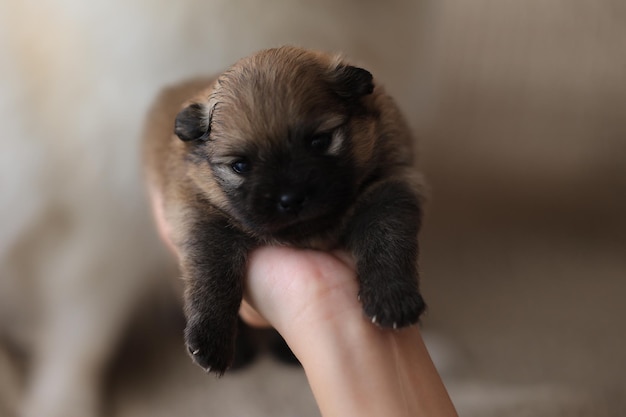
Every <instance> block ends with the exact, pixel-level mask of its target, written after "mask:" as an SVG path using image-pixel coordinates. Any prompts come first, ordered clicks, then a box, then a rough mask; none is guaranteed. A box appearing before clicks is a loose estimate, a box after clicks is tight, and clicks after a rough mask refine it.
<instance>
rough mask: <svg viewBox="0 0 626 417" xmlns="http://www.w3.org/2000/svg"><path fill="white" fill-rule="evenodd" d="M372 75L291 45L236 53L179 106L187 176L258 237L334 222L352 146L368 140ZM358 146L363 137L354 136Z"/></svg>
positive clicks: (353, 169)
mask: <svg viewBox="0 0 626 417" xmlns="http://www.w3.org/2000/svg"><path fill="white" fill-rule="evenodd" d="M372 90H373V84H372V77H371V75H370V74H369V73H368V72H367V71H365V70H363V69H360V68H356V67H351V66H348V65H344V64H341V63H339V62H337V61H333V60H332V59H331V58H330V57H327V56H324V55H320V54H317V53H313V52H309V51H303V50H300V49H295V48H280V49H275V50H268V51H264V52H261V53H259V54H257V55H255V56H253V57H251V58H248V59H246V60H244V61H241V62H239V63H238V64H236V65H235V66H234V67H232V68H231V69H230V70H228V71H227V72H226V73H224V74H223V75H222V76H221V77H220V78H219V79H218V80H217V82H216V83H215V86H214V88H213V89H212V91H211V92H210V95H209V96H208V97H205V98H204V100H200V101H197V102H195V103H192V104H190V105H189V106H187V107H186V108H185V109H183V110H182V111H181V112H180V113H179V115H178V117H177V121H176V133H177V135H178V136H179V137H180V138H181V139H183V140H184V141H186V142H187V143H188V146H189V152H190V155H191V157H192V159H191V160H192V161H193V165H194V166H195V168H196V169H195V170H194V171H193V174H192V176H193V177H194V179H195V181H196V183H198V185H199V186H200V188H202V189H203V190H204V191H205V192H207V194H208V196H209V199H210V200H211V201H212V203H213V204H216V205H218V206H219V207H220V208H221V209H223V210H225V211H227V212H228V213H229V214H230V215H232V216H233V217H234V218H236V219H237V220H238V221H239V222H240V223H241V224H242V225H244V227H246V228H247V229H249V230H250V231H252V232H254V233H255V234H257V235H259V236H263V237H273V238H284V239H289V238H290V237H298V236H303V235H308V234H312V233H318V232H321V231H323V230H324V229H326V228H329V227H333V225H336V224H337V222H338V221H339V218H340V217H341V216H342V214H343V213H344V212H345V210H346V209H347V208H348V206H349V205H350V203H351V202H352V201H353V199H354V196H355V194H356V193H357V188H358V184H359V182H360V178H361V176H362V173H361V172H359V171H360V167H359V166H358V164H357V163H356V160H357V159H358V155H355V151H358V149H359V148H360V147H359V146H358V145H356V146H355V142H360V143H361V145H362V142H371V141H372V140H373V137H371V135H372V134H371V131H372V129H369V128H368V127H369V126H370V125H371V123H372V120H371V118H372V116H371V115H370V114H369V113H368V111H367V109H366V106H365V104H364V102H363V98H364V96H366V95H368V94H370V93H371V92H372ZM361 147H363V146H361Z"/></svg>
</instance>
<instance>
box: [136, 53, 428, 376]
mask: <svg viewBox="0 0 626 417" xmlns="http://www.w3.org/2000/svg"><path fill="white" fill-rule="evenodd" d="M145 150H146V160H147V167H148V175H149V181H150V186H151V187H152V189H153V191H154V193H155V195H156V196H158V197H157V199H156V201H159V202H160V203H161V204H163V206H162V207H159V208H157V209H159V210H161V209H162V210H164V214H165V217H166V219H167V220H168V223H169V224H171V225H172V232H171V233H172V242H173V244H174V246H176V248H177V252H178V253H179V255H180V265H181V269H182V272H183V275H184V278H185V280H186V294H185V309H186V316H187V320H188V322H187V329H186V333H185V336H186V342H187V346H188V349H189V351H190V353H191V354H192V356H193V357H194V359H195V360H196V362H197V363H198V364H200V365H201V366H202V367H203V368H205V369H207V370H209V369H210V370H212V371H214V372H216V373H218V374H221V373H223V372H224V371H225V370H226V369H227V368H228V366H229V365H230V364H231V361H232V357H233V351H234V339H235V333H236V322H237V312H238V309H239V305H240V303H241V297H242V287H243V278H244V274H245V268H246V258H247V254H248V252H249V251H250V250H251V249H253V248H254V247H257V246H259V245H267V244H286V245H292V246H297V247H304V248H316V249H322V250H328V249H332V248H336V247H343V248H345V249H347V250H349V251H350V252H351V253H352V254H353V255H354V257H355V259H356V262H357V267H358V275H359V281H360V294H359V296H360V299H361V301H362V303H363V308H364V310H365V313H366V314H367V315H368V316H369V317H370V318H371V320H372V321H373V322H375V323H377V324H378V325H380V326H384V327H394V328H396V327H402V326H407V325H410V324H413V323H415V322H417V321H418V319H419V316H420V314H421V313H422V312H423V310H424V308H425V305H424V302H423V300H422V297H421V296H420V293H419V291H418V280H417V252H418V247H417V234H418V229H419V227H420V218H421V198H420V193H419V185H420V184H419V181H418V178H419V177H418V175H417V172H416V169H415V167H414V157H413V150H412V138H411V135H410V133H409V130H408V128H407V126H406V124H405V122H404V120H403V118H402V117H401V116H400V114H399V112H398V109H397V107H396V106H395V104H394V102H393V100H392V99H391V98H390V97H389V96H388V95H386V94H385V93H384V91H383V90H382V88H381V87H380V86H377V85H375V83H374V81H373V79H372V75H371V74H370V73H369V72H368V71H366V70H364V69H361V68H357V67H354V66H351V65H348V64H346V63H344V62H343V61H342V60H341V59H339V58H338V57H333V56H329V55H325V54H322V53H318V52H313V51H309V50H304V49H299V48H294V47H282V48H277V49H269V50H265V51H262V52H259V53H257V54H255V55H253V56H251V57H249V58H245V59H243V60H241V61H239V62H238V63H236V64H235V65H234V66H233V67H231V68H230V69H229V70H228V71H226V72H224V73H223V74H222V75H220V76H219V77H218V78H217V79H216V80H209V79H207V80H198V81H192V82H188V83H185V84H183V85H180V86H178V87H176V88H173V89H170V90H167V91H165V93H163V95H162V96H161V97H160V99H159V100H158V102H157V104H156V106H155V108H154V110H153V112H152V114H151V116H150V119H149V122H148V127H147V133H146V136H145ZM355 296H356V294H355Z"/></svg>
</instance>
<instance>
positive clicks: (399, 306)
mask: <svg viewBox="0 0 626 417" xmlns="http://www.w3.org/2000/svg"><path fill="white" fill-rule="evenodd" d="M359 298H360V300H361V302H362V304H363V311H364V312H365V314H366V315H367V316H368V317H369V318H370V319H371V320H372V323H374V324H376V325H378V326H380V327H392V328H394V329H396V328H400V327H406V326H410V325H411V324H415V323H417V322H418V321H419V318H420V316H421V315H422V313H423V312H424V310H425V309H426V303H424V299H423V298H422V296H421V294H420V293H419V292H418V291H417V289H416V288H415V287H414V286H412V285H399V284H391V285H388V286H385V287H384V288H382V287H381V288H361V291H360V293H359Z"/></svg>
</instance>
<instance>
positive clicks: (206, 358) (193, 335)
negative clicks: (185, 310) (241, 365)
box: [185, 319, 236, 376]
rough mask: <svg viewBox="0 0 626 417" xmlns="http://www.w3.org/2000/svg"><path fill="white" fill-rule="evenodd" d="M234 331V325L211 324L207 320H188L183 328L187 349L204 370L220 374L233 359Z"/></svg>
mask: <svg viewBox="0 0 626 417" xmlns="http://www.w3.org/2000/svg"><path fill="white" fill-rule="evenodd" d="M235 333H236V329H235V328H234V327H231V328H228V326H224V325H219V326H216V325H212V322H211V321H209V320H202V319H192V320H189V322H188V323H187V327H186V328H185V343H186V345H187V351H188V352H189V354H190V355H191V357H192V359H193V360H194V362H195V363H197V364H198V365H200V366H201V367H202V368H203V369H204V370H205V371H206V372H214V373H216V374H217V375H218V376H221V375H223V374H224V372H225V371H226V370H227V369H228V368H229V367H230V365H231V364H232V361H233V356H234V350H235Z"/></svg>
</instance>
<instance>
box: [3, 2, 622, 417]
mask: <svg viewBox="0 0 626 417" xmlns="http://www.w3.org/2000/svg"><path fill="white" fill-rule="evenodd" d="M284 43H291V44H299V45H302V46H307V47H313V48H320V49H325V50H330V51H343V52H344V53H346V55H347V56H349V57H351V58H353V60H354V61H355V62H357V63H358V64H360V65H363V66H364V67H366V68H368V69H370V70H371V71H372V72H373V73H374V74H375V76H376V78H377V79H379V80H380V82H382V83H383V84H385V85H386V86H387V87H388V89H389V91H390V92H391V93H392V94H393V95H394V96H395V97H397V99H398V102H399V103H400V105H401V106H402V108H403V109H404V110H405V113H406V114H407V116H408V119H409V121H410V122H411V124H412V125H413V126H414V128H415V131H416V133H417V136H418V137H419V139H420V149H421V157H420V158H421V161H422V166H423V170H424V171H425V173H426V176H427V178H428V180H429V182H430V185H431V189H432V193H431V194H432V196H431V199H430V203H429V206H428V218H427V221H426V226H425V230H424V232H423V234H422V237H421V242H422V247H423V254H422V260H421V264H422V270H423V273H422V275H423V287H424V291H425V293H426V295H427V297H428V301H429V305H430V311H429V314H428V317H427V318H426V320H425V330H426V332H427V333H428V335H429V336H430V338H429V341H430V344H429V346H431V350H432V353H433V355H434V356H435V358H436V359H437V362H438V364H439V366H440V369H441V371H442V372H443V374H444V376H445V379H446V383H447V385H448V387H449V389H450V392H451V395H452V398H453V400H454V401H455V403H456V405H457V407H458V409H459V412H460V414H461V415H464V416H491V415H493V416H530V415H532V416H536V415H542V416H574V415H576V416H578V415H580V416H594V417H603V416H623V415H626V400H625V398H626V378H625V377H624V375H623V373H624V370H625V369H626V353H625V352H626V336H625V335H626V324H625V323H624V318H626V303H624V297H625V296H626V220H625V216H624V213H625V212H626V53H625V51H626V3H624V2H623V1H619V0H597V1H593V2H592V1H578V0H575V1H571V0H569V1H565V0H529V1H523V2H522V1H511V0H506V1H486V0H474V1H459V0H438V1H428V0H423V1H401V0H395V1H390V2H385V3H383V2H372V1H345V2H332V1H330V0H324V1H319V2H315V3H307V2H289V1H286V0H270V1H266V2H262V3H260V2H254V1H251V0H237V1H226V0H211V1H200V0H182V1H177V2H167V1H161V0H155V1H147V0H127V1H121V0H113V1H103V0H94V1H90V2H80V1H78V0H55V1H52V0H40V1H37V2H35V1H33V0H31V1H28V0H27V1H24V0H2V1H1V2H0V53H1V56H2V64H0V126H2V136H1V137H0V187H1V188H0V190H1V193H0V415H2V416H4V415H7V416H13V415H17V414H16V413H17V411H16V410H18V409H25V410H26V411H24V412H22V414H21V415H24V416H37V417H61V416H63V417H72V416H73V415H76V416H82V417H90V415H89V413H90V411H93V410H95V409H96V408H97V406H96V405H95V404H97V403H98V400H97V397H98V393H99V392H101V393H102V395H103V397H102V398H103V400H102V403H103V404H104V408H105V414H106V415H110V416H116V417H117V416H120V417H121V416H124V417H141V416H156V417H158V416H171V415H188V416H192V415H219V416H222V415H238V416H291V415H302V416H315V415H318V412H317V410H316V406H315V403H314V401H313V399H312V397H311V394H310V392H309V390H308V387H307V385H306V380H305V378H304V375H303V374H302V372H301V371H299V370H298V369H293V368H287V367H284V366H283V365H279V364H277V363H274V362H272V361H271V360H270V359H267V358H263V359H262V360H261V361H259V362H258V363H257V364H255V365H254V366H253V367H252V368H250V369H248V370H244V371H242V372H238V373H232V374H230V375H227V376H226V377H224V378H223V379H221V380H219V381H218V380H215V379H214V378H213V377H207V376H206V375H204V373H202V372H201V371H200V370H199V369H198V368H196V367H195V366H193V365H192V364H191V361H190V360H189V359H188V358H187V357H186V355H185V354H184V349H183V347H182V342H181V340H180V320H179V319H180V317H179V316H178V313H177V310H178V308H177V307H176V304H175V302H174V303H172V302H171V301H169V300H171V299H175V295H173V294H175V291H173V289H172V287H173V286H174V285H175V284H172V282H174V281H175V277H176V271H175V268H173V266H172V263H171V260H170V259H169V257H168V256H167V255H166V254H165V253H164V252H163V248H162V247H161V245H160V244H159V243H158V242H157V240H156V237H155V234H154V232H153V230H152V225H151V222H150V212H149V209H148V208H147V206H146V204H145V201H144V199H143V191H142V187H141V178H140V170H139V166H138V147H137V145H138V142H137V140H138V137H139V135H140V130H141V124H142V118H143V115H144V114H145V111H146V109H147V106H148V105H149V103H150V100H151V99H152V98H153V96H154V94H156V92H157V91H158V89H159V88H161V87H162V86H163V85H164V84H167V83H170V82H174V81H176V80H178V79H180V78H183V77H187V76H190V75H194V74H198V73H206V72H215V71H219V70H220V69H223V68H224V67H226V66H227V65H229V64H231V63H232V62H233V61H234V60H236V59H237V58H239V57H241V56H244V55H247V54H249V53H251V52H253V51H255V50H257V49H260V48H264V47H270V46H275V45H280V44H284ZM172 304H173V305H172ZM140 306H141V307H140ZM144 306H146V307H144ZM139 312H143V315H140V314H139ZM128 323H131V324H128ZM128 326H130V330H131V331H127V330H126V329H128V328H129V327H128ZM126 333H130V334H131V336H125V337H122V335H123V334H126ZM118 340H121V341H122V343H121V349H120V348H119V347H120V343H118ZM103 379H104V381H105V383H104V384H103V386H101V384H100V381H101V380H103ZM77 387H78V389H77ZM92 397H96V398H92ZM68 404H70V406H68ZM64 407H67V408H68V409H69V408H71V409H72V410H73V411H72V412H73V413H74V414H72V416H70V415H69V414H68V413H67V412H66V410H64ZM77 410H79V411H77ZM80 410H82V411H80Z"/></svg>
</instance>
